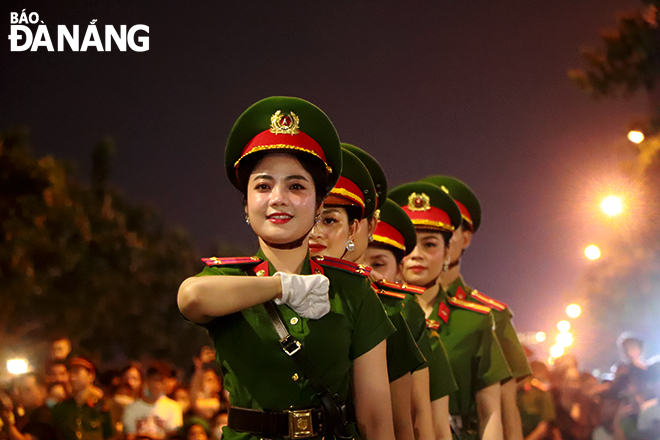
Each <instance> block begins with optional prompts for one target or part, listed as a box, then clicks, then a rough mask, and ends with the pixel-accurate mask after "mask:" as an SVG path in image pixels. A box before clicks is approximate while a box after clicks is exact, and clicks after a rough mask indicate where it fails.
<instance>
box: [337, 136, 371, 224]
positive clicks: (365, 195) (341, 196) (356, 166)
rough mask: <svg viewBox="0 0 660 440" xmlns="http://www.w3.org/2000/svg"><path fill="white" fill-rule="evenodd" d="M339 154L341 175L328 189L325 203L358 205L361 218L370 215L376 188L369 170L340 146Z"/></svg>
mask: <svg viewBox="0 0 660 440" xmlns="http://www.w3.org/2000/svg"><path fill="white" fill-rule="evenodd" d="M341 154H342V164H343V167H342V170H341V177H340V178H339V181H338V182H337V185H336V186H335V187H334V188H332V190H330V194H328V198H327V199H326V202H325V203H326V204H327V205H346V204H350V205H355V206H360V207H362V208H363V213H362V218H367V217H370V216H371V215H372V214H373V213H374V211H375V210H376V190H375V188H374V182H373V180H371V175H370V174H369V170H367V167H365V166H364V164H363V163H362V161H361V160H360V159H358V157H357V156H356V155H355V154H353V153H351V152H350V151H348V150H347V149H345V148H343V147H342V149H341ZM363 205H364V206H363Z"/></svg>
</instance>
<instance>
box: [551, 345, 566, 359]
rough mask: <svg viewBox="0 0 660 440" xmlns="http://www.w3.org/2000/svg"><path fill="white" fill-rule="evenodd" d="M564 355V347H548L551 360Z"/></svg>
mask: <svg viewBox="0 0 660 440" xmlns="http://www.w3.org/2000/svg"><path fill="white" fill-rule="evenodd" d="M563 354H564V347H562V346H561V345H553V346H552V347H550V356H552V357H553V358H558V357H559V356H562V355H563Z"/></svg>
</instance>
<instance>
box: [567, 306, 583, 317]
mask: <svg viewBox="0 0 660 440" xmlns="http://www.w3.org/2000/svg"><path fill="white" fill-rule="evenodd" d="M580 313H582V308H580V306H579V305H577V304H571V305H569V306H568V307H566V314H567V315H568V316H569V317H571V318H577V317H578V316H580Z"/></svg>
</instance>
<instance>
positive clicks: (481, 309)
mask: <svg viewBox="0 0 660 440" xmlns="http://www.w3.org/2000/svg"><path fill="white" fill-rule="evenodd" d="M447 302H449V304H451V305H452V306H456V307H460V308H462V309H467V310H472V311H473V312H478V313H483V314H484V315H487V314H488V313H490V307H487V306H482V305H481V304H477V303H473V302H469V301H464V300H462V299H458V298H451V297H450V298H447Z"/></svg>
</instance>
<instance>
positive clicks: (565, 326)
mask: <svg viewBox="0 0 660 440" xmlns="http://www.w3.org/2000/svg"><path fill="white" fill-rule="evenodd" d="M570 329H571V323H570V322H568V321H559V322H558V323H557V330H559V331H560V332H567V331H569V330H570Z"/></svg>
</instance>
